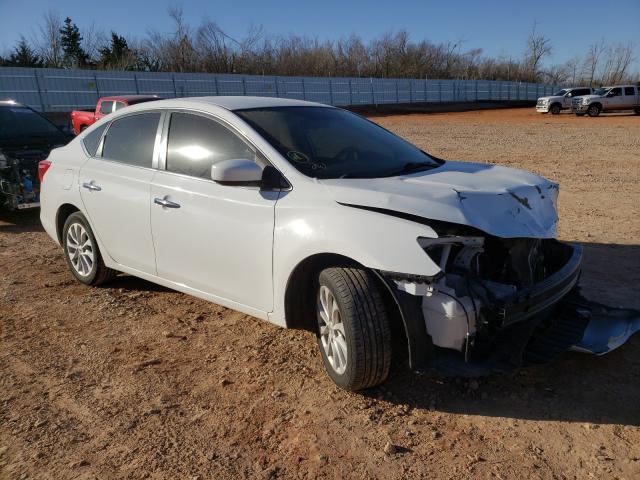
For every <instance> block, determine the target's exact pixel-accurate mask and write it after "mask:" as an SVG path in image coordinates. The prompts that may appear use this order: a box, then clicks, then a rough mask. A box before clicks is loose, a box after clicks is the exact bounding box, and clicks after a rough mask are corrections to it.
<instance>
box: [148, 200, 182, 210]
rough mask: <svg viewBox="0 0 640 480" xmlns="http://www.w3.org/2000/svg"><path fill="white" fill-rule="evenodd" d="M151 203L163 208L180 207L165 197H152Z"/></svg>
mask: <svg viewBox="0 0 640 480" xmlns="http://www.w3.org/2000/svg"><path fill="white" fill-rule="evenodd" d="M153 203H155V204H156V205H160V206H162V207H165V208H180V204H179V203H176V202H172V201H171V200H167V199H166V198H159V197H156V198H154V199H153Z"/></svg>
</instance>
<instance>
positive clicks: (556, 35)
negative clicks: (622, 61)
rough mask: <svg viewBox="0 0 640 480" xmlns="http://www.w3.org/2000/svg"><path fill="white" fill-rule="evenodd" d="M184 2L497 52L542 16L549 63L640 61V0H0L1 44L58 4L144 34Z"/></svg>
mask: <svg viewBox="0 0 640 480" xmlns="http://www.w3.org/2000/svg"><path fill="white" fill-rule="evenodd" d="M172 5H177V6H181V7H182V9H183V12H184V17H185V19H186V20H187V21H188V23H189V24H191V25H192V26H194V27H195V26H197V25H198V24H199V23H200V21H201V20H202V19H203V18H208V19H210V20H213V21H215V22H216V23H217V24H218V25H219V26H220V27H221V28H222V29H223V30H225V31H226V32H227V33H228V34H229V35H231V36H233V37H242V36H243V34H244V33H245V32H246V30H247V28H248V26H249V25H251V24H253V25H262V26H263V27H264V28H265V30H266V31H267V32H269V33H271V34H276V35H278V34H288V33H296V34H299V35H308V36H311V37H317V38H319V39H321V40H324V39H336V38H339V37H343V36H348V35H349V34H351V33H356V34H358V35H359V36H360V37H361V38H363V39H364V40H365V41H367V40H370V39H371V38H373V37H376V36H377V35H379V34H381V33H384V32H389V31H397V30H400V29H405V30H407V31H408V32H409V35H410V39H412V40H414V41H418V40H421V39H423V38H424V39H427V40H429V41H431V42H433V43H440V42H449V41H451V42H457V41H459V40H462V41H463V44H462V45H463V50H464V49H472V48H482V49H483V53H484V54H485V55H488V56H498V55H502V54H504V55H507V56H509V55H511V56H513V57H520V56H521V55H522V53H523V51H524V47H525V43H526V39H527V36H528V34H529V33H530V31H531V28H532V26H533V24H534V23H537V29H538V31H539V32H540V33H542V34H544V35H545V36H547V37H548V38H550V39H551V42H552V45H553V54H552V56H551V57H550V58H548V59H547V60H546V62H545V63H546V64H547V65H551V64H555V63H563V62H565V61H567V60H569V59H570V58H572V57H573V56H575V55H580V56H584V54H585V52H586V49H587V48H588V46H589V45H590V44H592V43H595V42H597V41H600V40H601V39H604V40H605V42H607V43H617V42H623V43H627V42H629V41H631V42H633V43H634V46H635V47H636V51H637V52H638V53H637V54H636V58H635V61H634V64H633V67H632V70H640V0H615V1H612V2H609V1H605V2H603V1H602V0H599V1H595V0H564V1H561V2H558V1H549V0H529V1H518V0H511V1H508V0H478V1H473V0H465V1H460V0H458V1H456V0H422V1H417V0H395V1H386V0H377V1H362V0H354V1H349V0H321V1H318V0H316V1H304V0H279V1H278V0H239V1H238V0H236V1H229V0H226V1H219V0H191V1H188V0H182V1H177V0H147V1H141V0H109V1H96V0H82V1H77V0H56V1H52V0H48V1H47V0H0V52H3V53H4V52H7V51H8V50H10V49H11V48H13V46H14V45H15V43H16V42H17V41H18V39H19V37H20V35H21V34H22V35H24V36H25V37H26V38H27V39H28V38H30V37H31V36H32V34H34V33H35V32H37V25H38V23H39V22H40V21H41V19H42V15H43V13H44V12H45V11H47V10H48V9H49V8H52V7H53V8H54V9H55V10H57V11H58V12H59V13H60V14H61V15H62V16H70V17H71V18H72V19H73V21H74V22H75V23H77V24H78V26H79V27H80V28H81V29H82V28H83V27H88V26H90V25H92V24H93V25H95V27H96V28H97V29H102V30H104V31H105V32H106V33H109V31H110V30H112V29H113V30H115V31H117V32H118V33H119V34H121V35H125V36H127V37H128V36H135V37H143V36H145V34H146V32H147V31H148V30H149V29H154V30H158V31H164V32H170V31H171V20H170V19H169V17H168V15H167V9H168V8H169V7H170V6H172Z"/></svg>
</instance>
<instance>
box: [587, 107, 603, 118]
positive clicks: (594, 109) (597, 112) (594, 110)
mask: <svg viewBox="0 0 640 480" xmlns="http://www.w3.org/2000/svg"><path fill="white" fill-rule="evenodd" d="M587 115H589V116H590V117H597V116H598V115H600V105H590V106H589V108H588V109H587Z"/></svg>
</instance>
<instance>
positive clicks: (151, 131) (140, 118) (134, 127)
mask: <svg viewBox="0 0 640 480" xmlns="http://www.w3.org/2000/svg"><path fill="white" fill-rule="evenodd" d="M159 120H160V113H159V112H150V113H142V114H139V115H131V116H128V117H124V118H120V119H118V120H115V121H114V122H112V123H111V126H110V127H109V130H107V134H106V136H105V139H104V147H103V149H102V157H103V158H106V159H109V160H114V161H116V162H122V163H126V164H129V165H134V166H138V167H148V168H150V167H151V165H152V163H153V146H154V144H155V140H156V132H157V130H158V121H159Z"/></svg>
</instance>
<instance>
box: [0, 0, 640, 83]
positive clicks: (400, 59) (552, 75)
mask: <svg viewBox="0 0 640 480" xmlns="http://www.w3.org/2000/svg"><path fill="white" fill-rule="evenodd" d="M168 14H169V16H170V18H171V19H172V23H173V28H172V31H171V32H170V33H162V32H159V31H155V30H151V31H149V32H148V33H147V35H146V36H145V37H144V38H141V39H140V38H126V37H124V36H122V35H119V34H118V33H116V32H114V31H112V32H111V33H110V35H106V34H105V33H104V32H101V31H99V30H97V29H96V28H95V27H90V28H87V29H84V30H83V31H81V30H80V28H79V27H78V26H77V25H76V24H75V23H74V22H73V20H72V19H71V18H70V17H66V18H65V19H62V17H61V16H60V15H59V14H58V13H57V12H56V11H54V10H49V11H48V12H46V13H45V14H44V16H43V18H42V20H41V22H40V24H39V26H38V30H37V32H36V33H35V34H34V35H33V38H32V39H31V40H27V39H26V38H25V37H24V36H22V37H21V38H20V40H19V41H18V42H17V44H16V45H15V46H14V48H13V49H12V50H11V51H10V52H8V53H6V54H5V55H3V56H0V65H4V66H21V67H54V68H91V69H102V70H131V71H150V72H156V71H163V72H201V73H242V74H254V75H255V74H257V75H293V76H323V77H328V76H334V77H375V78H438V79H469V80H502V81H504V80H506V81H525V82H543V83H552V84H570V85H578V84H582V85H590V86H591V85H604V84H614V83H621V82H637V81H639V80H640V74H639V73H638V72H637V71H636V72H632V71H631V70H630V69H631V66H632V64H633V61H634V59H635V57H634V50H633V45H632V43H628V44H606V43H605V41H604V40H600V41H599V42H596V43H593V44H591V45H589V46H588V47H586V48H585V52H584V53H583V54H582V55H576V56H575V57H573V58H572V59H570V60H569V61H567V62H565V63H564V64H557V65H551V66H545V60H547V59H548V58H549V57H550V56H551V53H552V52H553V47H552V44H551V40H550V39H549V38H547V37H545V36H544V35H542V34H540V33H539V32H538V30H537V25H536V24H534V25H533V28H532V29H531V31H530V33H529V36H528V38H527V41H526V44H525V45H524V46H523V53H522V55H521V56H520V57H511V56H509V57H507V56H498V57H490V56H486V55H484V54H483V51H482V49H480V48H472V49H467V48H465V42H463V41H457V42H453V41H452V42H446V43H432V42H430V41H428V40H420V41H412V40H410V38H409V34H408V33H407V32H406V31H404V30H400V31H396V32H389V33H385V34H382V35H379V36H378V37H376V38H374V39H372V40H371V41H369V42H364V41H363V40H362V39H361V38H360V37H359V36H357V35H355V34H352V35H350V36H348V37H344V38H340V39H337V40H319V39H317V38H312V37H307V36H300V35H294V34H290V35H286V36H281V35H271V34H268V33H267V32H265V30H264V29H263V28H262V27H254V26H252V27H250V28H249V29H248V30H247V33H246V34H245V35H244V36H243V37H242V38H234V37H232V36H230V35H228V34H227V33H226V32H225V31H224V30H223V29H222V28H221V27H220V26H219V25H218V24H216V23H215V22H213V21H211V20H203V21H202V22H201V24H200V25H199V26H197V27H195V28H194V27H192V26H190V25H188V24H187V23H186V22H185V20H184V16H183V12H182V9H181V8H178V7H174V8H170V9H169V10H168Z"/></svg>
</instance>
